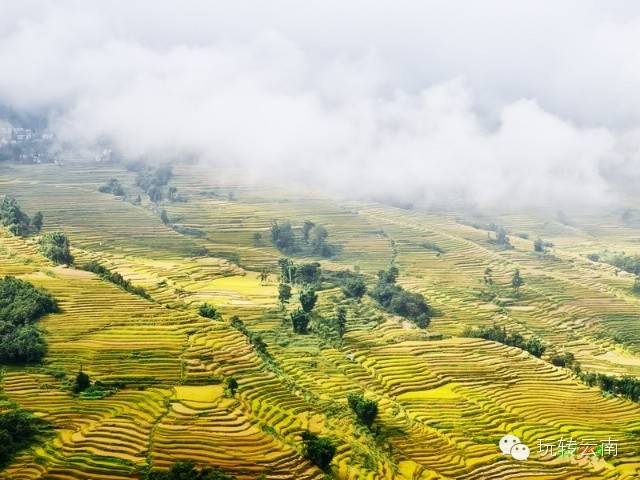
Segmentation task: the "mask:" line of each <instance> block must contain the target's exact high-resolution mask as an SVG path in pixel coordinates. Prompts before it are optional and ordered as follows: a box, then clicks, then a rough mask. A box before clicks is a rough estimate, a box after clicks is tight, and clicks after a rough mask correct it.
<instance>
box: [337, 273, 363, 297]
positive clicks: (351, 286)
mask: <svg viewBox="0 0 640 480" xmlns="http://www.w3.org/2000/svg"><path fill="white" fill-rule="evenodd" d="M342 293H344V296H345V297H348V298H355V299H357V300H360V299H361V298H362V297H364V294H365V293H367V284H366V283H365V282H364V279H363V278H362V277H360V276H353V277H349V278H347V279H345V280H344V282H342Z"/></svg>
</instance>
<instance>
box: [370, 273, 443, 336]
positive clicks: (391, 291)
mask: <svg viewBox="0 0 640 480" xmlns="http://www.w3.org/2000/svg"><path fill="white" fill-rule="evenodd" d="M397 276H398V269H397V268H395V267H391V268H390V269H389V270H387V271H383V270H381V271H380V272H378V284H377V285H376V287H375V288H374V289H373V290H372V291H371V292H370V293H369V295H370V296H371V297H372V298H373V299H374V300H376V301H377V302H378V303H379V304H380V305H381V306H382V307H383V308H384V309H385V310H387V311H389V312H391V313H393V314H395V315H399V316H401V317H405V318H407V319H409V320H410V321H412V322H413V323H414V324H415V325H416V326H418V327H420V328H426V327H428V326H429V323H430V322H431V314H432V312H431V309H430V307H429V305H428V304H427V302H426V300H425V298H424V296H422V294H420V293H410V292H407V291H406V290H405V289H403V288H402V287H401V286H400V285H396V283H395V282H396V278H397Z"/></svg>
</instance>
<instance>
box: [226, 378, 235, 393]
mask: <svg viewBox="0 0 640 480" xmlns="http://www.w3.org/2000/svg"><path fill="white" fill-rule="evenodd" d="M224 385H225V390H226V391H227V392H228V394H229V395H231V396H234V395H235V394H236V391H237V390H238V381H237V380H236V379H235V377H227V378H226V379H225V381H224Z"/></svg>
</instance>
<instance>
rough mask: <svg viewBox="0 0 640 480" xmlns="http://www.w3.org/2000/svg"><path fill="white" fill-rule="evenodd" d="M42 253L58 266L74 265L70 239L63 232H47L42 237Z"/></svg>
mask: <svg viewBox="0 0 640 480" xmlns="http://www.w3.org/2000/svg"><path fill="white" fill-rule="evenodd" d="M39 243H40V251H41V252H42V254H43V255H44V256H45V257H47V258H48V259H49V260H51V261H53V262H54V263H58V264H65V265H71V264H73V255H71V250H70V244H69V239H68V238H67V236H66V235H65V234H64V233H62V232H47V233H45V234H44V235H42V237H40V241H39Z"/></svg>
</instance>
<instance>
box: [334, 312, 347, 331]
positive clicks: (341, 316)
mask: <svg viewBox="0 0 640 480" xmlns="http://www.w3.org/2000/svg"><path fill="white" fill-rule="evenodd" d="M336 329H337V331H338V336H339V337H340V338H342V337H344V334H345V333H346V332H347V311H346V310H345V308H344V307H338V308H336Z"/></svg>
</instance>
